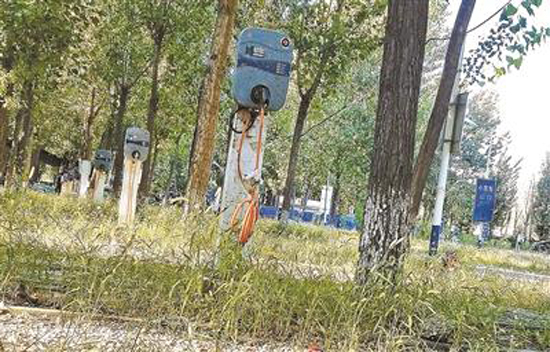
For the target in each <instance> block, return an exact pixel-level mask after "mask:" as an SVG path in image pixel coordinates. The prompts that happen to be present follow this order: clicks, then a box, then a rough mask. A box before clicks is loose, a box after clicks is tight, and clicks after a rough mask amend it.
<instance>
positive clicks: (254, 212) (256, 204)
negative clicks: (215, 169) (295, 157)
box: [230, 107, 264, 245]
mask: <svg viewBox="0 0 550 352" xmlns="http://www.w3.org/2000/svg"><path fill="white" fill-rule="evenodd" d="M263 130H264V108H263V107H262V108H261V109H260V130H259V131H258V141H257V145H256V163H255V166H254V176H255V175H259V170H260V158H261V153H262V134H263ZM246 133H247V132H245V129H244V127H243V132H242V134H241V138H240V140H239V144H238V146H237V171H238V174H239V179H240V180H241V184H242V185H243V188H244V189H245V191H246V192H247V193H248V195H247V197H246V198H245V199H243V200H242V201H241V202H239V204H237V206H236V207H235V210H234V211H233V215H231V222H230V224H231V227H232V228H233V229H234V230H236V229H237V227H238V224H239V217H240V215H241V213H242V212H243V210H245V211H244V217H243V221H242V225H241V230H240V232H239V236H238V238H237V240H238V241H239V243H241V244H242V245H245V244H246V243H247V242H248V240H249V239H250V237H251V236H252V233H253V232H254V227H255V225H256V222H257V221H258V219H259V217H260V197H259V190H258V188H259V183H258V184H248V185H247V183H246V181H245V179H244V177H243V172H242V165H241V162H242V152H243V145H244V140H245V138H246Z"/></svg>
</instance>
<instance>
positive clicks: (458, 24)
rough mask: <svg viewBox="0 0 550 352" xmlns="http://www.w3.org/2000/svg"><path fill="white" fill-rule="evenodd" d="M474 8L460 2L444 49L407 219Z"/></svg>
mask: <svg viewBox="0 0 550 352" xmlns="http://www.w3.org/2000/svg"><path fill="white" fill-rule="evenodd" d="M475 4H476V0H462V4H461V5H460V9H459V11H458V15H457V17H456V20H455V24H454V27H453V32H452V34H451V38H450V41H449V47H448V48H447V54H446V57H445V65H444V67H443V74H442V76H441V82H440V83H439V88H438V90H437V96H436V98H435V102H434V106H433V109H432V113H431V115H430V120H429V121H428V126H427V129H426V133H425V135H424V139H423V140H422V146H421V147H420V152H419V153H418V158H417V160H416V164H415V166H414V173H413V181H412V204H411V219H415V218H416V216H417V215H418V210H419V209H420V202H421V201H422V193H423V192H424V188H425V186H426V181H427V179H428V174H429V172H430V166H431V164H432V160H433V158H434V155H435V151H436V149H437V146H438V144H439V138H440V136H441V131H442V129H443V125H444V123H445V121H446V118H447V114H448V112H449V103H450V101H451V96H452V93H453V86H454V83H455V79H456V75H457V74H458V65H459V62H460V55H461V51H462V46H463V44H464V39H465V38H466V32H467V30H468V25H469V23H470V18H471V17H472V12H473V11H474V7H475Z"/></svg>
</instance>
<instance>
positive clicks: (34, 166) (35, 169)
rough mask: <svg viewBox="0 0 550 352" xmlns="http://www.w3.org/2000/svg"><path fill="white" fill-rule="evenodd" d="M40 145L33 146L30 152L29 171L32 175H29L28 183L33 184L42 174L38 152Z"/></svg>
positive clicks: (39, 152)
mask: <svg viewBox="0 0 550 352" xmlns="http://www.w3.org/2000/svg"><path fill="white" fill-rule="evenodd" d="M42 149H43V147H42V146H38V147H36V148H34V151H33V152H32V157H31V160H30V167H29V169H30V171H31V172H32V175H31V176H30V177H29V184H33V183H36V182H39V181H40V178H41V176H42V170H41V162H40V154H41V153H42Z"/></svg>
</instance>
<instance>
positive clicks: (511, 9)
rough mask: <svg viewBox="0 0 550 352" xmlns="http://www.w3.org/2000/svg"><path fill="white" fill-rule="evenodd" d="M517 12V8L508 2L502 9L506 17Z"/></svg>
mask: <svg viewBox="0 0 550 352" xmlns="http://www.w3.org/2000/svg"><path fill="white" fill-rule="evenodd" d="M517 12H518V8H517V7H515V6H514V5H512V4H508V6H506V8H505V9H504V13H505V14H506V18H509V17H510V16H514V15H515V14H516V13H517Z"/></svg>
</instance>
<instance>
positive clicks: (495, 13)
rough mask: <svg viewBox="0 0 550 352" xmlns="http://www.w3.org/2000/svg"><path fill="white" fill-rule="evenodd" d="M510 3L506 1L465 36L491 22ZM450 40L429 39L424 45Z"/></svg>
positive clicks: (444, 38)
mask: <svg viewBox="0 0 550 352" xmlns="http://www.w3.org/2000/svg"><path fill="white" fill-rule="evenodd" d="M510 3H512V0H508V1H507V2H506V3H505V4H504V5H502V6H501V7H500V8H499V9H498V10H496V11H495V12H494V13H493V14H492V15H491V16H489V17H487V18H486V19H484V20H483V21H481V22H480V23H478V24H477V25H475V26H474V27H472V28H470V29H468V30H467V31H466V34H470V33H472V32H473V31H475V30H477V29H479V28H480V27H483V26H484V25H485V24H486V23H487V22H489V21H490V20H492V19H493V18H495V16H496V15H498V14H499V13H501V12H502V10H504V9H505V8H506V6H508V5H509V4H510ZM449 39H451V37H443V38H437V37H435V38H430V39H428V40H426V44H428V43H429V42H432V41H445V40H449Z"/></svg>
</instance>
